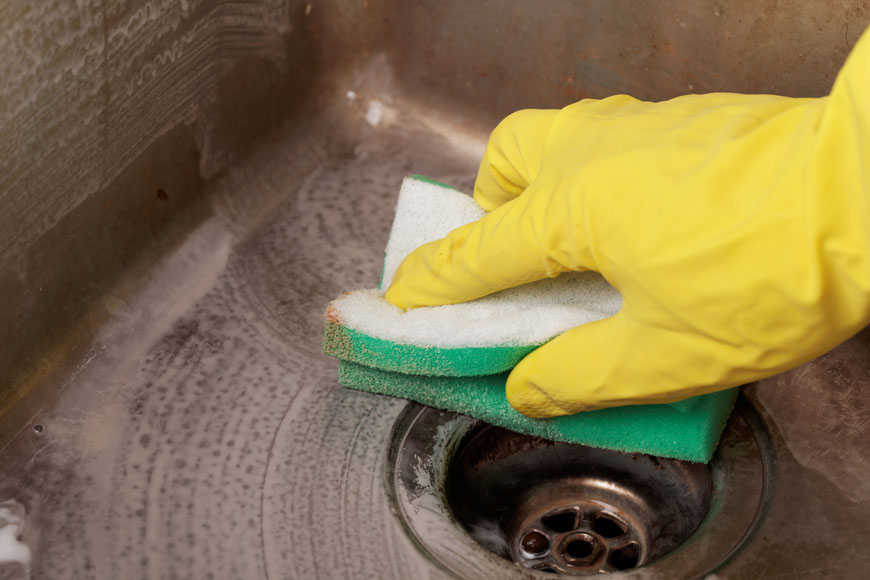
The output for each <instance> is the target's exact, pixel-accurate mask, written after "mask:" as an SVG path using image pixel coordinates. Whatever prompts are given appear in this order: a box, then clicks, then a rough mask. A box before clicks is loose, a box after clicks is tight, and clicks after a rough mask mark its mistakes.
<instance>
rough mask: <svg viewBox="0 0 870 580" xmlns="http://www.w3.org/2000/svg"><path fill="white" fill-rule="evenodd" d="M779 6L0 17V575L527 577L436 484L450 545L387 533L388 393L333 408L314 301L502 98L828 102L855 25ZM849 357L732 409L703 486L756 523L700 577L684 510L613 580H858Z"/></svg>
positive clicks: (829, 7) (331, 379) (348, 397)
mask: <svg viewBox="0 0 870 580" xmlns="http://www.w3.org/2000/svg"><path fill="white" fill-rule="evenodd" d="M802 4H803V5H800V6H791V5H790V6H788V7H782V6H777V5H774V4H770V3H757V2H749V1H738V2H729V3H696V2H684V3H680V2H674V3H666V4H653V3H649V4H638V3H635V2H627V1H625V2H623V1H613V2H611V1H599V2H591V1H590V2H582V3H581V2H570V1H568V0H564V1H563V0H555V1H548V2H519V1H508V0H505V1H491V2H479V3H467V2H461V1H455V0H442V1H439V2H430V1H420V2H399V1H397V0H389V1H387V0H359V1H353V2H351V1H348V0H344V1H342V0H334V1H330V0H321V1H319V2H313V1H312V2H305V1H302V2H300V1H294V0H290V1H281V0H262V1H252V2H247V3H238V2H213V1H212V2H208V1H197V0H187V1H182V2H169V1H165V2H164V1H158V2H153V1H152V2H145V1H144V0H130V1H127V2H102V3H99V2H79V3H72V2H59V3H55V4H48V3H46V4H42V3H29V2H24V1H23V0H13V1H12V2H7V3H5V4H3V5H2V6H0V16H2V18H0V29H2V34H0V47H2V52H3V55H4V57H3V59H2V62H0V78H2V80H3V82H2V83H0V301H2V302H0V303H2V304H3V307H2V308H0V376H2V377H3V379H2V382H0V502H7V501H8V502H10V503H8V504H4V505H8V506H14V507H15V510H17V511H16V514H18V513H19V512H21V513H23V523H24V526H23V528H22V536H21V540H22V541H23V542H24V543H25V544H26V545H27V546H28V547H29V550H30V552H31V554H32V560H31V562H30V566H29V569H27V568H26V567H25V566H23V565H21V564H20V563H15V562H7V563H2V562H0V578H2V579H3V580H9V579H19V578H27V577H30V578H33V579H43V578H50V579H66V578H70V579H72V578H75V579H87V578H113V579H114V578H203V579H206V578H214V579H222V578H252V579H255V578H273V579H275V578H306V579H308V578H394V579H406V578H433V579H434V578H455V577H472V578H480V577H485V576H483V574H485V573H486V571H487V570H490V571H491V570H494V569H497V570H499V572H498V574H499V576H498V577H500V578H508V577H518V578H520V577H526V576H528V575H534V576H535V577H537V576H542V577H544V576H543V574H544V573H543V572H535V571H531V570H526V569H523V568H521V567H519V566H516V565H514V564H511V563H510V562H509V561H508V560H506V559H504V558H499V557H498V556H496V555H494V554H492V553H490V552H489V551H488V550H486V549H484V548H483V547H482V544H480V541H479V539H476V538H475V537H473V536H472V535H471V534H470V533H469V532H468V531H467V529H466V528H465V527H463V524H462V522H460V521H457V520H456V518H455V517H454V516H453V515H451V513H452V512H451V511H450V509H452V508H450V504H449V501H448V499H449V498H447V497H446V495H443V496H442V495H439V494H437V493H433V494H431V495H430V496H427V497H429V498H430V499H429V500H427V501H430V502H432V503H429V504H423V505H422V506H418V507H419V508H420V509H422V510H434V511H433V512H432V513H435V512H438V510H445V509H446V510H447V511H444V512H443V513H444V514H446V516H445V519H443V520H439V522H440V523H439V524H438V525H444V526H447V527H445V528H443V529H440V531H439V529H436V528H431V529H427V528H425V527H423V528H418V527H412V526H410V524H409V521H410V520H408V516H407V513H406V512H404V511H402V510H404V509H405V508H401V509H400V508H399V507H398V506H397V504H396V497H397V496H396V493H397V491H396V487H395V485H396V480H395V479H394V477H393V475H394V474H395V471H394V466H395V463H394V460H395V453H397V447H396V445H397V443H396V439H395V436H396V429H399V428H400V426H401V425H403V424H404V423H402V421H406V419H407V413H408V412H409V411H408V410H407V409H408V405H407V404H406V403H405V402H403V401H399V400H393V399H389V398H385V397H379V396H374V395H368V394H363V393H358V392H351V391H344V390H341V389H340V388H338V386H337V384H336V379H335V371H336V365H335V362H334V361H332V360H330V359H328V358H326V357H324V356H322V355H321V354H320V337H321V331H322V313H323V308H324V306H325V304H326V303H327V302H328V301H329V300H330V299H332V298H334V297H335V296H336V295H338V294H339V293H340V292H341V291H343V290H346V289H351V288H357V287H367V286H374V285H376V283H377V279H378V274H379V272H380V262H381V259H382V252H383V247H384V244H385V242H386V238H387V228H388V227H389V223H390V220H391V216H392V209H393V203H394V199H395V195H396V192H397V191H398V186H399V183H400V181H401V178H402V177H403V176H404V175H406V174H408V173H422V174H426V175H430V176H432V177H434V178H436V179H439V180H441V181H445V182H447V183H450V184H452V185H455V186H457V187H460V188H463V189H466V190H468V189H469V188H470V187H471V185H472V183H473V178H474V175H475V172H476V166H477V162H478V161H479V158H480V155H481V153H482V151H483V146H484V144H485V141H486V136H487V134H488V132H489V131H490V130H491V129H492V127H493V126H494V125H495V123H496V122H497V121H498V120H499V119H500V118H502V117H503V116H505V115H506V114H508V113H510V112H511V111H513V110H515V109H519V108H523V107H555V106H561V105H564V104H567V103H569V102H572V101H574V100H576V99H580V98H584V97H602V96H606V95H609V94H614V93H622V92H627V93H631V94H633V95H635V96H638V97H640V98H646V99H663V98H668V97H671V96H674V95H678V94H682V93H686V92H706V91H713V90H730V91H743V92H775V93H780V94H788V95H795V96H816V95H822V94H824V93H825V92H826V91H827V90H828V89H829V87H830V85H831V83H832V81H833V78H834V75H835V74H836V71H837V69H838V68H839V65H840V64H841V63H842V61H843V60H844V58H845V56H846V54H847V53H848V51H849V49H850V48H851V45H852V44H853V43H854V41H855V39H856V38H857V36H858V35H859V34H860V33H861V31H862V30H863V29H864V28H865V27H866V26H867V24H868V23H870V6H868V4H867V2H865V1H841V2H838V1H832V2H828V3H802ZM868 352H870V331H867V330H865V331H863V332H861V333H860V334H859V335H857V336H856V337H854V338H853V339H852V340H850V341H849V342H847V343H845V344H843V345H842V346H840V347H839V348H838V349H836V350H835V351H833V352H832V353H830V354H828V355H826V356H824V357H822V358H820V359H818V360H816V361H813V362H811V363H809V364H807V365H804V366H802V367H800V368H798V369H795V370H793V371H791V372H789V373H785V374H783V375H780V376H778V377H774V378H771V379H768V380H765V381H762V382H761V383H759V384H757V385H754V386H751V387H748V388H747V389H745V391H744V398H743V402H742V403H741V404H742V405H744V406H745V409H747V411H746V413H748V414H749V415H752V416H757V417H758V420H759V421H760V424H763V425H764V432H765V433H767V434H768V435H767V437H769V450H770V453H769V455H768V456H767V459H766V461H768V463H764V465H766V466H767V467H764V466H762V467H761V469H762V470H763V471H762V472H761V473H759V472H758V471H755V469H758V467H757V465H756V467H751V466H750V467H743V468H736V469H733V470H732V471H731V472H723V473H727V476H728V477H729V478H731V479H730V480H729V481H731V480H733V481H738V482H739V481H741V480H743V481H749V482H758V481H763V486H764V489H763V490H762V491H759V492H758V493H757V494H754V495H753V494H736V495H734V496H733V497H732V498H731V500H733V501H734V503H733V504H729V505H733V506H734V507H731V508H728V513H730V514H733V515H735V517H736V516H737V515H739V514H744V515H745V514H747V513H748V514H751V515H752V524H751V526H747V527H744V528H740V529H737V528H733V529H729V528H728V526H729V525H731V524H727V521H730V520H719V522H720V524H716V525H719V526H720V527H719V528H716V530H717V531H718V532H721V533H724V534H726V535H727V537H729V538H732V539H733V543H732V544H731V545H732V546H733V547H734V549H733V550H728V551H726V553H724V554H722V557H721V558H717V559H716V563H715V566H711V567H709V568H705V569H703V570H702V569H700V568H698V569H697V570H696V571H693V570H695V568H692V565H693V564H692V562H691V561H690V560H691V558H689V555H691V554H698V555H699V556H698V557H699V558H702V557H704V556H705V555H707V554H708V553H711V552H712V551H715V550H720V548H721V546H714V545H712V544H710V545H706V544H705V543H704V542H705V540H704V537H705V536H703V535H701V536H699V535H697V534H698V533H706V532H707V531H709V528H707V527H705V526H706V525H707V524H705V523H703V522H702V523H701V524H700V527H699V528H698V529H699V532H696V534H695V535H692V536H691V537H690V538H689V539H687V540H686V541H685V542H684V543H683V545H682V547H678V548H676V550H674V551H673V552H671V553H670V554H669V555H665V556H663V557H662V559H661V560H657V561H660V562H664V564H656V561H653V562H651V564H650V566H649V567H641V568H638V569H636V570H633V571H632V570H627V571H625V572H617V573H614V574H613V576H614V577H621V576H620V575H622V576H624V577H655V576H654V575H652V574H653V572H654V570H655V569H656V566H659V568H658V569H662V568H661V566H672V567H673V568H671V569H673V570H677V571H680V573H683V572H685V573H686V574H689V575H690V576H691V574H696V575H703V574H706V573H710V574H712V576H711V577H715V578H719V579H726V578H727V579H738V578H740V579H742V578H793V577H797V578H810V577H838V578H862V577H865V576H866V569H867V567H868V565H870V551H868V550H867V549H866V548H865V546H866V544H867V543H868V541H870V526H868V525H867V523H866V522H867V521H868V519H870V452H868V451H867V445H866V443H867V441H868V440H870V439H868V438H870V421H868V420H867V418H866V414H867V412H866V409H865V407H866V391H867V388H868V386H870V357H868ZM421 449H422V448H421ZM430 451H431V450H430ZM432 453H434V452H430V453H429V455H427V452H426V451H425V449H422V450H421V451H420V453H419V457H421V460H430V461H431V460H440V459H443V457H440V459H439V457H435V456H433V455H432ZM726 464H727V462H723V463H722V464H721V465H726ZM733 465H736V464H733ZM740 465H745V464H740ZM759 465H760V464H759ZM741 469H742V471H741ZM764 470H768V471H764ZM420 473H422V472H420ZM713 473H714V475H715V473H717V472H715V470H714V472H713ZM713 485H714V487H715V485H716V481H715V477H714V479H713ZM753 493H754V492H753ZM750 496H751V497H750ZM761 497H763V498H764V501H763V502H761V500H760V499H759V498H761ZM741 501H743V503H741ZM445 502H446V503H445ZM744 503H745V505H744ZM750 504H751V505H750ZM445 506H447V507H446V508H445ZM714 506H715V500H714ZM759 506H761V508H759ZM542 513H543V512H542ZM548 513H549V512H548ZM544 515H546V514H544ZM16 517H17V515H16ZM542 517H543V516H542ZM615 517H616V519H615V520H614V521H617V525H618V521H621V520H619V516H615ZM626 517H628V516H626ZM741 517H742V516H741ZM741 521H742V520H741ZM413 522H416V520H413ZM8 523H9V522H6V521H3V520H0V526H3V525H8ZM714 523H715V522H714ZM0 529H2V528H0ZM740 530H743V531H745V532H746V533H745V537H744V534H743V532H741V531H740ZM738 532H740V533H738ZM440 533H443V534H447V536H437V534H440ZM571 533H573V531H572V532H571ZM524 536H525V534H523V535H522V536H521V537H524ZM445 537H448V538H449V539H450V541H451V542H454V541H455V542H458V543H457V544H449V547H451V549H457V550H462V551H463V553H466V554H472V555H476V556H474V558H472V559H471V567H470V568H467V569H465V570H471V571H473V573H472V572H468V573H466V572H463V570H464V569H462V568H457V567H456V566H452V565H447V564H445V560H444V558H443V557H441V556H438V555H437V554H434V553H433V548H432V547H431V545H432V543H433V542H434V543H436V544H437V541H438V540H439V538H441V539H443V538H445ZM572 537H573V536H572ZM578 537H579V536H578ZM638 541H640V540H638ZM729 542H731V540H729ZM442 545H443V544H442ZM580 548H583V546H580ZM566 549H567V548H566ZM681 550H684V551H681ZM717 553H718V552H717ZM681 554H682V555H681ZM577 557H578V558H583V557H585V556H577ZM681 558H683V559H682V560H681ZM466 560H467V558H466ZM629 560H630V554H629ZM711 561H712V560H711ZM638 563H642V562H641V561H639V562H638ZM489 565H492V566H496V568H487V566H489ZM481 570H483V571H484V572H481ZM650 570H652V571H653V572H650ZM468 574H472V575H470V576H469V575H468Z"/></svg>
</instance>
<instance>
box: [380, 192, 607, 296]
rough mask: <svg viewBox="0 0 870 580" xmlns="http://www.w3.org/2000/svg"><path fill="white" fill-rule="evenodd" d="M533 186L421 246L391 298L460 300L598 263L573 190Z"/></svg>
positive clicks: (389, 292)
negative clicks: (562, 192) (568, 193)
mask: <svg viewBox="0 0 870 580" xmlns="http://www.w3.org/2000/svg"><path fill="white" fill-rule="evenodd" d="M535 187H536V186H535V184H532V185H531V186H529V187H528V188H527V190H526V193H524V194H523V195H521V196H520V197H518V198H516V199H514V200H513V201H511V202H508V203H506V204H504V205H502V206H500V207H499V208H497V209H495V210H494V211H492V212H490V213H488V214H487V215H485V216H484V217H483V218H481V219H479V220H478V221H476V222H473V223H470V224H468V225H465V226H462V227H460V228H457V229H455V230H453V231H452V232H450V234H448V235H447V237H445V238H443V239H441V240H436V241H434V242H430V243H428V244H424V245H423V246H420V247H419V248H417V249H416V250H414V251H413V252H412V253H411V254H409V255H408V257H406V258H405V260H404V261H403V262H402V264H401V265H400V266H399V268H398V270H397V271H396V274H395V276H394V277H393V282H392V284H391V285H390V287H389V289H387V292H386V296H385V297H386V299H387V300H388V301H390V302H392V303H393V304H395V305H396V306H399V307H401V308H417V307H419V306H435V305H441V304H454V303H457V302H465V301H468V300H473V299H475V298H480V297H481V296H486V295H488V294H492V293H493V292H497V291H499V290H504V289H505V288H511V287H513V286H519V285H520V284H524V283H526V282H532V281H535V280H541V279H543V278H548V277H553V276H556V275H558V274H560V273H562V272H567V271H570V270H586V269H591V268H592V267H593V264H592V256H591V252H590V250H589V248H588V246H587V245H586V236H585V235H584V234H583V232H581V231H577V228H579V227H581V226H580V224H582V220H579V219H574V218H575V214H576V211H577V210H576V207H572V200H571V199H570V196H565V195H557V196H555V195H550V192H548V191H539V190H536V189H535Z"/></svg>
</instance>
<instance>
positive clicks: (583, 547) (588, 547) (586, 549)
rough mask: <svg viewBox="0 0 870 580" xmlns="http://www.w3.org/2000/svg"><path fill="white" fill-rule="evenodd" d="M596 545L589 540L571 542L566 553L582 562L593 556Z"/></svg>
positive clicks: (567, 545) (566, 548)
mask: <svg viewBox="0 0 870 580" xmlns="http://www.w3.org/2000/svg"><path fill="white" fill-rule="evenodd" d="M594 547H595V546H594V544H593V543H592V542H590V541H589V540H571V541H570V542H568V543H567V544H566V545H565V553H566V554H568V555H569V556H571V557H572V558H577V559H578V560H582V559H583V558H588V557H589V556H591V555H592V549H593V548H594Z"/></svg>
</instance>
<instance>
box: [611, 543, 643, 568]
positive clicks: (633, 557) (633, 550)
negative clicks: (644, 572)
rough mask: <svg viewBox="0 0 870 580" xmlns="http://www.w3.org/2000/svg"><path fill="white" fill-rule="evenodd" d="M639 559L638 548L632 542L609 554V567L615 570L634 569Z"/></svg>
mask: <svg viewBox="0 0 870 580" xmlns="http://www.w3.org/2000/svg"><path fill="white" fill-rule="evenodd" d="M639 559H640V546H638V545H637V544H636V543H634V542H631V543H630V544H628V545H626V546H623V547H621V548H618V549H616V550H613V551H612V552H610V565H611V566H613V567H614V568H616V569H617V570H628V569H629V568H634V567H635V566H637V561H638V560H639Z"/></svg>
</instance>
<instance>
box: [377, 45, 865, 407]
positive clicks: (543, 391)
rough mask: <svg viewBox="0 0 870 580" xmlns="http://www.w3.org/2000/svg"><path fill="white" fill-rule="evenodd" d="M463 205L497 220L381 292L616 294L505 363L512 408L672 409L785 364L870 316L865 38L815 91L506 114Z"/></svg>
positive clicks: (823, 347)
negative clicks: (473, 203) (571, 290)
mask: <svg viewBox="0 0 870 580" xmlns="http://www.w3.org/2000/svg"><path fill="white" fill-rule="evenodd" d="M474 197H475V199H476V200H477V202H478V203H479V204H480V205H481V206H482V207H483V208H484V209H486V210H487V211H489V212H490V213H488V214H487V215H486V216H485V217H484V218H482V219H481V220H479V221H478V222H475V223H473V224H469V225H466V226H463V227H461V228H458V229H456V230H454V231H453V232H451V233H450V235H448V236H447V237H446V238H444V239H442V240H439V241H435V242H432V243H430V244H426V245H424V246H421V247H420V248H419V249H417V250H416V251H414V252H413V253H412V254H411V255H410V256H408V257H407V258H406V259H405V261H404V262H403V263H402V265H401V267H400V268H399V270H398V272H397V273H396V275H395V278H394V280H393V283H392V285H391V286H390V287H389V289H388V290H387V293H386V299H387V300H389V301H390V302H392V303H393V304H395V305H397V306H400V307H402V308H416V307H420V306H428V305H439V304H451V303H456V302H462V301H466V300H471V299H474V298H478V297H481V296H484V295H487V294H490V293H492V292H496V291H498V290H502V289H504V288H508V287H511V286H516V285H518V284H523V283H525V282H530V281H532V280H538V279H541V278H544V277H552V276H556V275H558V274H560V273H562V272H566V271H570V270H587V269H589V270H596V271H598V272H601V274H602V275H603V276H604V277H605V278H606V279H607V280H608V281H609V282H610V283H611V284H612V285H613V286H615V287H616V288H617V289H618V290H619V291H620V292H621V293H622V296H623V307H622V310H621V311H620V312H619V313H618V314H616V315H615V316H613V317H611V318H608V319H605V320H602V321H599V322H593V323H591V324H586V325H583V326H581V327H578V328H575V329H573V330H571V331H568V332H566V333H564V334H562V335H560V336H558V337H556V338H555V339H553V340H552V341H550V342H549V343H547V344H546V345H544V346H542V347H541V348H539V349H537V350H536V351H534V352H533V353H531V354H530V355H528V356H527V357H526V358H525V359H523V360H522V361H521V362H520V363H519V364H518V365H517V366H516V367H515V368H514V370H513V372H512V373H511V375H510V378H509V379H508V382H507V396H508V399H509V401H510V403H511V405H513V406H514V407H515V408H516V409H517V410H518V411H520V412H521V413H524V414H526V415H529V416H532V417H550V416H555V415H565V414H573V413H576V412H579V411H584V410H589V409H596V408H601V407H608V406H615V405H623V404H637V403H663V402H671V401H676V400H680V399H683V398H686V397H689V396H693V395H698V394H702V393H708V392H712V391H715V390H720V389H724V388H727V387H732V386H735V385H739V384H742V383H746V382H749V381H753V380H756V379H759V378H762V377H765V376H769V375H773V374H776V373H778V372H780V371H783V370H786V369H788V368H791V367H794V366H797V365H798V364H800V363H802V362H804V361H807V360H809V359H811V358H813V357H815V356H817V355H819V354H821V353H823V352H825V351H827V350H829V349H831V348H833V347H834V346H835V345H837V344H838V343H840V342H842V341H843V340H845V339H846V338H848V337H849V336H851V335H852V334H854V333H855V332H857V331H858V330H859V329H861V328H862V327H863V326H864V325H866V324H868V322H870V35H868V33H865V34H864V36H863V37H862V39H861V40H860V41H859V43H858V45H856V48H855V50H854V51H853V53H852V55H851V56H850V57H849V60H848V61H847V63H846V65H845V66H844V67H843V69H842V71H841V72H840V75H839V76H838V78H837V81H836V83H835V85H834V88H833V91H832V93H831V95H830V96H828V97H824V98H819V99H790V98H784V97H776V96H767V95H755V96H750V95H736V94H708V95H690V96H684V97H680V98H677V99H673V100H671V101H667V102H662V103H648V102H640V101H637V100H635V99H632V98H630V97H627V96H615V97H611V98H608V99H604V100H601V101H594V100H584V101H581V102H579V103H575V104H573V105H571V106H568V107H566V108H565V109H562V110H560V111H555V110H553V111H542V110H527V111H520V112H519V113H515V114H513V115H511V116H510V117H508V118H507V119H505V120H504V121H503V122H502V123H501V124H500V125H499V126H498V127H497V128H496V129H495V131H494V132H493V134H492V137H491V138H490V141H489V145H488V147H487V150H486V153H485V155H484V157H483V161H482V163H481V166H480V171H479V173H478V176H477V182H476V184H475V188H474Z"/></svg>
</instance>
